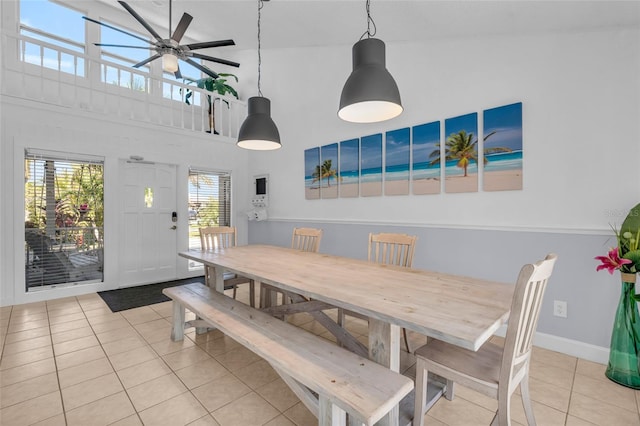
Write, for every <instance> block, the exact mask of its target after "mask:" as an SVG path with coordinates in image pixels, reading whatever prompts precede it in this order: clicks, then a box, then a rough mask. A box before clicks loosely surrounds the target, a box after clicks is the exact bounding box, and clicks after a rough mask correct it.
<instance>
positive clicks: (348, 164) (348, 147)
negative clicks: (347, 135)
mask: <svg viewBox="0 0 640 426" xmlns="http://www.w3.org/2000/svg"><path fill="white" fill-rule="evenodd" d="M338 176H339V179H338V184H339V186H340V198H353V197H357V196H358V195H359V191H358V185H359V183H360V139H350V140H346V141H342V142H340V167H339V169H338Z"/></svg>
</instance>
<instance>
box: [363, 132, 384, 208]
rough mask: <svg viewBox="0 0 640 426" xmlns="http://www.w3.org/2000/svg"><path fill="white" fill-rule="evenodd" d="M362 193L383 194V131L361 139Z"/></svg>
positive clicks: (366, 195) (371, 195)
mask: <svg viewBox="0 0 640 426" xmlns="http://www.w3.org/2000/svg"><path fill="white" fill-rule="evenodd" d="M360 195H361V196H363V197H379V196H381V195H382V133H378V134H375V135H370V136H365V137H363V138H362V139H361V140H360Z"/></svg>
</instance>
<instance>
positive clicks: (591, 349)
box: [496, 326, 609, 364]
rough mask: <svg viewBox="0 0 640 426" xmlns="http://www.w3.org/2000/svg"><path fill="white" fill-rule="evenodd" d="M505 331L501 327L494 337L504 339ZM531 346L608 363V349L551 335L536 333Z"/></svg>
mask: <svg viewBox="0 0 640 426" xmlns="http://www.w3.org/2000/svg"><path fill="white" fill-rule="evenodd" d="M506 330H507V328H506V326H503V327H501V328H500V329H499V330H498V331H497V332H496V335H497V336H502V337H504V335H505V333H506ZM533 344H534V345H535V346H538V347H540V348H544V349H549V350H551V351H556V352H561V353H563V354H567V355H571V356H575V357H576V358H581V359H584V360H587V361H592V362H597V363H599V364H607V363H608V362H609V348H603V347H602V346H596V345H592V344H589V343H584V342H580V341H577V340H571V339H567V338H564V337H558V336H554V335H552V334H545V333H538V332H537V333H536V335H535V337H534V338H533Z"/></svg>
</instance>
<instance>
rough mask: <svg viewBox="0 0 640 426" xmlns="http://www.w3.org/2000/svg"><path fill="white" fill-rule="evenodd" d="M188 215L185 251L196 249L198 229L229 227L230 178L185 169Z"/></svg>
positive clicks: (198, 242)
mask: <svg viewBox="0 0 640 426" xmlns="http://www.w3.org/2000/svg"><path fill="white" fill-rule="evenodd" d="M188 213H189V248H190V249H197V250H200V249H201V247H200V232H199V228H201V227H205V226H231V175H230V174H229V173H224V172H214V171H207V170H195V169H191V170H189V212H188ZM190 267H191V265H190Z"/></svg>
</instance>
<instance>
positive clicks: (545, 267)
mask: <svg viewBox="0 0 640 426" xmlns="http://www.w3.org/2000/svg"><path fill="white" fill-rule="evenodd" d="M556 259H557V256H556V255H555V254H549V255H547V257H546V258H545V259H544V260H541V261H539V262H537V263H535V264H529V265H525V266H523V267H522V269H521V270H520V275H519V276H518V281H517V282H516V288H515V290H514V295H513V301H512V303H511V313H510V315H509V323H508V325H507V334H506V337H505V343H504V345H505V346H504V353H503V357H502V366H501V371H500V376H501V377H500V381H501V382H502V383H510V382H511V378H512V375H513V373H514V371H516V368H517V367H518V366H519V365H520V364H522V363H523V362H527V361H528V360H529V358H530V355H531V346H532V344H533V336H534V333H535V330H536V327H537V326H538V319H539V317H540V308H541V307H542V299H543V297H544V292H545V290H546V287H547V282H548V280H549V277H550V276H551V273H552V272H553V266H554V264H555V262H556ZM527 368H528V367H527ZM503 380H506V381H503Z"/></svg>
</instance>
